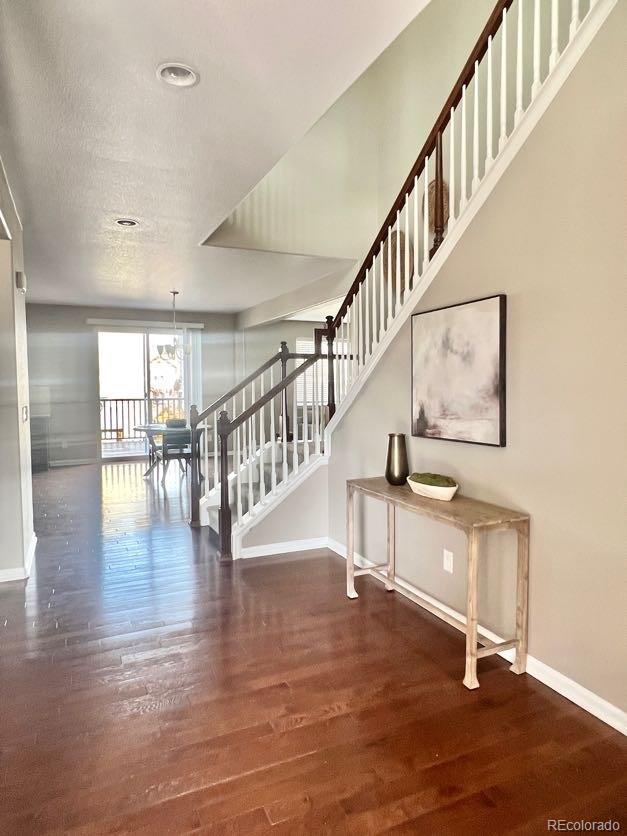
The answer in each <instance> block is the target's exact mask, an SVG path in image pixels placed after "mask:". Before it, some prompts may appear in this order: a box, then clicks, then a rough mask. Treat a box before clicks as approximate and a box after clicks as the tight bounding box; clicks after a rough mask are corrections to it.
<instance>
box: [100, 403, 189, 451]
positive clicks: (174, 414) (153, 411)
mask: <svg viewBox="0 0 627 836" xmlns="http://www.w3.org/2000/svg"><path fill="white" fill-rule="evenodd" d="M185 417H186V416H185V400H184V399H183V398H100V437H101V439H102V441H106V442H124V441H132V440H138V441H141V440H143V439H145V435H144V433H142V432H138V431H137V430H136V429H135V427H136V426H138V425H140V424H147V423H153V424H158V423H162V422H164V421H166V420H167V419H168V418H185Z"/></svg>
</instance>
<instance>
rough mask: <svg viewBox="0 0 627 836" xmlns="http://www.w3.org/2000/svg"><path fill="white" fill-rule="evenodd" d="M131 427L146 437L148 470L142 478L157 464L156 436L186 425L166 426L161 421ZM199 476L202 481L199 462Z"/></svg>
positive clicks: (148, 474)
mask: <svg viewBox="0 0 627 836" xmlns="http://www.w3.org/2000/svg"><path fill="white" fill-rule="evenodd" d="M133 429H134V430H135V432H138V433H144V434H145V435H146V438H147V439H148V470H147V471H146V472H145V473H144V479H146V478H147V477H148V476H150V474H151V473H152V471H153V470H154V469H155V467H156V466H157V465H158V464H159V459H158V458H157V449H158V447H159V445H158V443H157V438H158V437H159V436H162V435H163V433H164V432H167V431H168V430H176V429H187V427H182V428H179V427H168V425H167V424H165V423H163V422H154V423H150V424H136V425H135V426H134V427H133ZM201 435H202V431H201V432H200V433H199V435H198V437H199V439H200V436H201ZM198 475H199V478H200V480H201V481H202V480H203V479H204V476H203V474H202V473H201V472H200V464H199V473H198Z"/></svg>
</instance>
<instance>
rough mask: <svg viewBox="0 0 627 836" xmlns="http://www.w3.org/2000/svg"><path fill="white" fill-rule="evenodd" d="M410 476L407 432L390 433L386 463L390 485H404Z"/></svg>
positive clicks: (386, 476) (386, 474)
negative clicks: (406, 440)
mask: <svg viewBox="0 0 627 836" xmlns="http://www.w3.org/2000/svg"><path fill="white" fill-rule="evenodd" d="M408 476H409V463H408V461H407V445H406V443H405V433H390V434H389V436H388V457H387V461H386V463H385V478H386V479H387V480H388V482H389V483H390V485H404V484H405V482H406V481H407V477H408Z"/></svg>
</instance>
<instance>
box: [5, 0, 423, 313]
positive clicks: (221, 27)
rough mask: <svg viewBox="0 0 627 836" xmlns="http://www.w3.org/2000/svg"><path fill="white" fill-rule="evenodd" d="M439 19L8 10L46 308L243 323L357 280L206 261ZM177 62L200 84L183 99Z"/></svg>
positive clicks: (8, 162) (374, 2)
mask: <svg viewBox="0 0 627 836" xmlns="http://www.w3.org/2000/svg"><path fill="white" fill-rule="evenodd" d="M425 4H426V0H386V3H385V4H383V3H381V2H379V0H342V2H339V3H338V2H337V0H316V2H315V3H312V2H310V0H263V2H262V1H261V0H179V2H177V3H172V2H171V0H132V2H130V1H129V0H98V2H85V0H19V2H16V0H0V154H1V155H2V157H3V160H4V162H5V166H6V168H7V172H8V175H9V178H10V180H11V182H12V185H13V190H14V193H15V198H16V202H17V205H18V209H19V211H20V213H21V216H22V221H23V224H24V227H25V247H26V270H27V273H28V276H29V282H30V298H31V300H33V301H45V302H65V303H75V304H102V305H130V304H132V305H136V306H146V307H160V306H163V307H167V306H168V290H169V289H170V288H172V287H177V288H178V289H179V290H180V291H181V297H180V298H181V306H182V307H185V308H186V309H188V310H190V309H199V310H241V309H243V308H247V307H249V306H251V305H254V304H257V303H259V302H261V301H263V300H265V299H268V298H271V297H274V296H276V295H278V294H281V293H284V292H286V291H288V290H290V289H294V288H297V287H299V286H301V285H304V284H305V283H307V282H309V281H313V280H314V279H316V278H319V277H320V276H321V275H325V274H329V273H331V272H334V271H336V270H341V269H346V267H347V266H348V264H349V263H350V262H347V261H345V260H343V259H326V258H313V257H307V256H297V255H289V256H287V255H281V254H279V253H256V252H242V251H240V250H236V249H233V250H228V249H224V248H214V247H201V246H199V244H200V242H201V241H203V240H204V239H206V237H207V236H208V235H209V234H210V233H211V232H212V231H213V230H214V229H215V228H216V227H217V226H218V225H219V224H220V223H221V222H222V221H223V219H224V218H225V217H226V216H227V215H228V214H229V213H230V212H231V210H232V209H233V208H234V207H235V206H236V205H237V204H238V203H239V201H240V200H242V198H243V197H244V196H245V195H246V194H247V193H248V192H249V191H250V189H251V188H252V187H253V186H254V185H255V184H256V183H257V182H258V181H259V180H260V179H261V178H262V177H263V175H264V174H265V173H266V172H267V171H268V170H269V169H270V168H271V167H272V166H273V165H274V164H275V163H276V161H277V160H278V159H279V158H280V157H281V156H282V155H283V154H284V153H285V152H286V150H287V149H288V148H289V147H290V146H291V145H292V144H293V143H294V142H296V141H297V140H298V139H299V138H300V137H301V136H302V135H303V134H304V133H305V132H306V131H307V129H308V128H309V127H310V126H311V125H312V124H313V123H314V122H315V120H316V119H318V118H319V117H320V116H321V115H322V113H323V112H324V111H325V110H326V109H327V108H328V107H329V106H330V105H331V104H332V103H333V102H334V101H335V100H336V99H337V98H338V96H339V95H340V94H341V93H342V92H343V91H344V90H345V89H346V88H347V87H348V86H349V85H350V84H351V83H352V82H353V81H354V80H355V78H356V77H357V76H358V75H359V74H360V73H361V72H363V70H364V69H365V68H366V67H367V66H368V65H369V64H370V63H371V62H372V61H373V60H374V59H375V58H376V57H377V55H378V54H379V53H380V52H381V51H382V50H383V49H384V48H385V47H386V46H387V45H388V44H389V43H390V42H391V41H392V40H393V39H394V38H395V37H396V36H397V35H398V34H399V32H400V31H401V30H402V29H403V28H404V27H405V26H406V25H407V24H408V23H409V22H410V20H411V19H412V18H413V17H414V16H415V15H416V14H417V13H418V12H419V11H420V10H421V9H422V8H423V7H424V5H425ZM166 60H172V61H182V62H185V63H189V64H191V65H192V66H194V67H195V68H197V69H198V71H199V72H200V75H201V82H200V84H199V85H198V86H197V87H194V88H191V89H183V90H181V89H174V88H168V87H166V86H165V85H164V84H163V83H162V82H160V81H159V80H158V79H157V78H156V75H155V68H156V66H157V65H158V64H159V63H161V62H162V61H166ZM119 216H130V217H133V218H137V219H138V220H139V221H140V226H139V227H137V228H134V229H121V228H119V227H117V226H116V225H115V224H114V219H115V218H116V217H119Z"/></svg>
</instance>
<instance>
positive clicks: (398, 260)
mask: <svg viewBox="0 0 627 836" xmlns="http://www.w3.org/2000/svg"><path fill="white" fill-rule="evenodd" d="M394 296H395V299H394V317H397V316H398V312H399V310H400V307H401V210H400V209H399V210H398V212H397V213H396V278H395V281H394Z"/></svg>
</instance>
